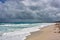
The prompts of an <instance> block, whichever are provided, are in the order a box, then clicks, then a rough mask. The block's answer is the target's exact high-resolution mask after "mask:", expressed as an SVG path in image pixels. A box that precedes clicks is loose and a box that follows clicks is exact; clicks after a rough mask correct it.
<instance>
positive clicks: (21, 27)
mask: <svg viewBox="0 0 60 40" xmlns="http://www.w3.org/2000/svg"><path fill="white" fill-rule="evenodd" d="M50 24H52V23H0V40H24V39H26V37H27V36H28V35H31V34H30V33H31V32H35V31H39V30H40V28H41V27H45V25H50Z"/></svg>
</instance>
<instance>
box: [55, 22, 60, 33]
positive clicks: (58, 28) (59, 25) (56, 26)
mask: <svg viewBox="0 0 60 40" xmlns="http://www.w3.org/2000/svg"><path fill="white" fill-rule="evenodd" d="M55 29H56V30H57V32H58V33H60V21H57V22H56V24H55ZM55 33H56V32H55Z"/></svg>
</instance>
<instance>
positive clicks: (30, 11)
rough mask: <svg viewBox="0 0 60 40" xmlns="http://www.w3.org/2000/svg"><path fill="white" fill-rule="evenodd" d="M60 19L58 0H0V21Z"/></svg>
mask: <svg viewBox="0 0 60 40" xmlns="http://www.w3.org/2000/svg"><path fill="white" fill-rule="evenodd" d="M58 20H60V0H0V22H52V21H58Z"/></svg>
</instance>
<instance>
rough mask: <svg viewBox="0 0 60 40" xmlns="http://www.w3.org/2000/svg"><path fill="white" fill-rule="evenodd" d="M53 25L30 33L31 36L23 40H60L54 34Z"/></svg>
mask: <svg viewBox="0 0 60 40" xmlns="http://www.w3.org/2000/svg"><path fill="white" fill-rule="evenodd" d="M54 27H55V25H54V24H52V25H48V26H46V27H43V28H40V30H39V31H36V32H31V35H29V36H27V38H26V39H25V40H57V39H58V40H60V39H59V38H60V37H59V36H60V34H58V33H54V32H55V30H54Z"/></svg>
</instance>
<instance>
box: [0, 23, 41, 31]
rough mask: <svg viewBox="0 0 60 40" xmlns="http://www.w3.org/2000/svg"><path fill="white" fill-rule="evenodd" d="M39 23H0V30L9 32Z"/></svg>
mask: <svg viewBox="0 0 60 40" xmlns="http://www.w3.org/2000/svg"><path fill="white" fill-rule="evenodd" d="M37 25H40V23H15V24H14V23H0V31H1V32H10V31H15V30H21V29H24V28H30V27H35V26H37Z"/></svg>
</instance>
